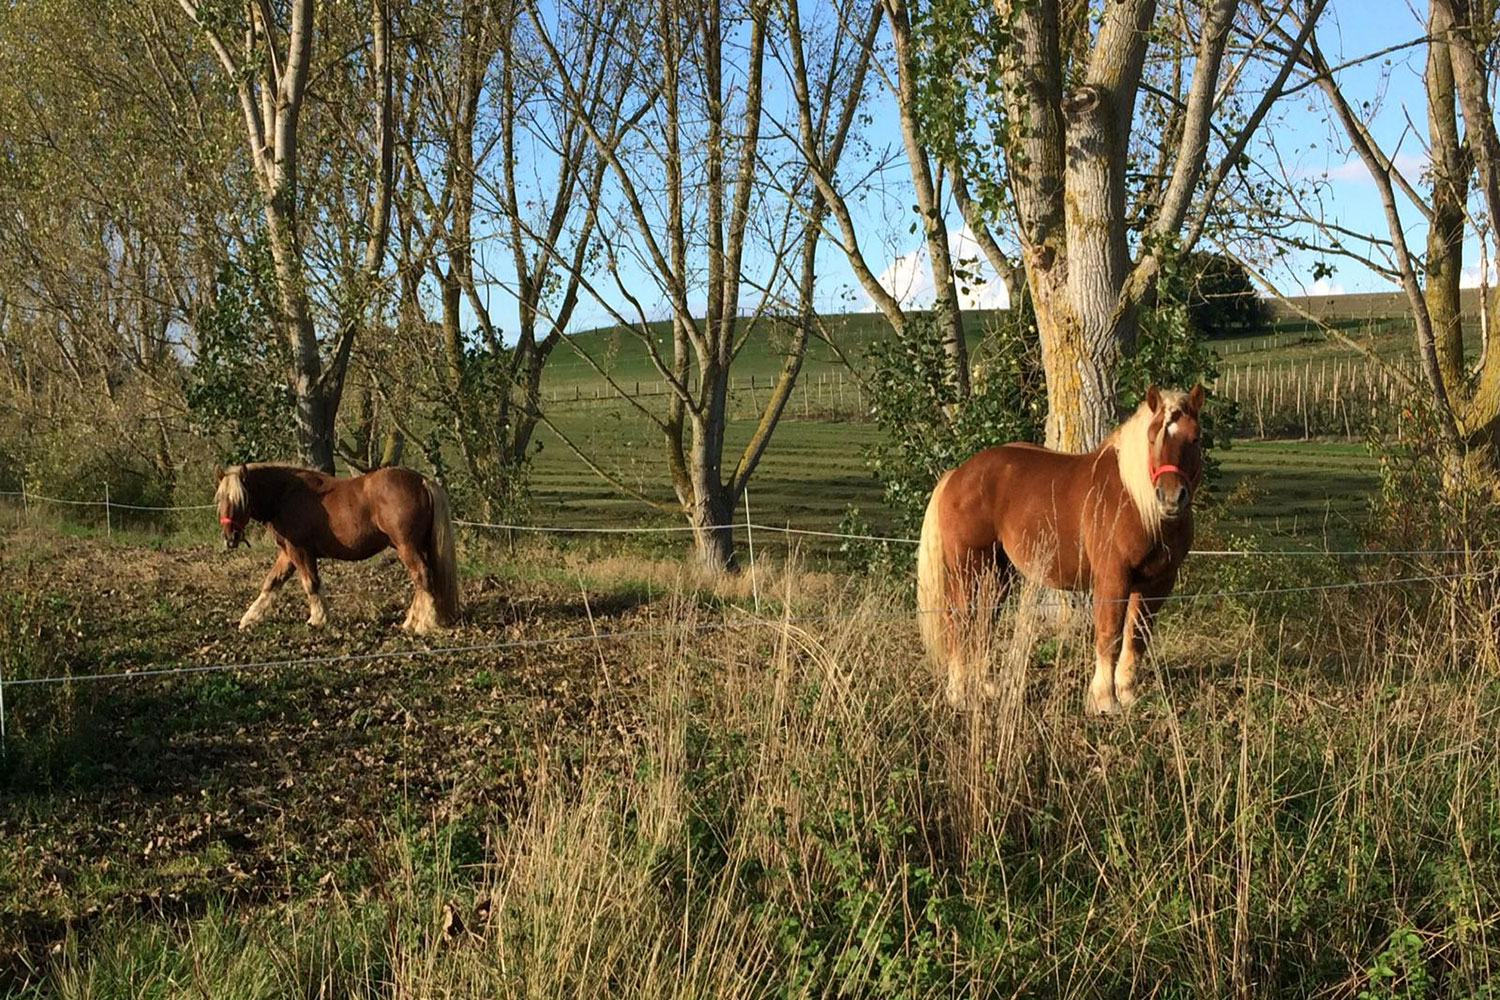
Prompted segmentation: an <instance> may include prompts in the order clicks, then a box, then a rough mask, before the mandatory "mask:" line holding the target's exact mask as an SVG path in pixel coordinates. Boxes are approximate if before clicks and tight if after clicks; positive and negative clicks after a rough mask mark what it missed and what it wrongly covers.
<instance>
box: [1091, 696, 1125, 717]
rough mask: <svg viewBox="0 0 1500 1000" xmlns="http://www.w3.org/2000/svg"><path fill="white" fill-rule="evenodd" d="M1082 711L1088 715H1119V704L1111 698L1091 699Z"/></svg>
mask: <svg viewBox="0 0 1500 1000" xmlns="http://www.w3.org/2000/svg"><path fill="white" fill-rule="evenodd" d="M1084 711H1085V712H1087V713H1088V714H1089V715H1119V714H1120V703H1119V702H1118V701H1116V700H1115V699H1113V698H1110V699H1108V700H1105V699H1103V698H1093V697H1091V698H1089V700H1088V704H1086V705H1085V706H1084Z"/></svg>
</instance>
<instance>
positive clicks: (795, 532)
mask: <svg viewBox="0 0 1500 1000" xmlns="http://www.w3.org/2000/svg"><path fill="white" fill-rule="evenodd" d="M0 496H19V497H21V498H22V502H23V505H25V506H26V507H27V509H28V510H29V507H30V504H31V502H32V501H36V502H38V503H52V504H59V505H64V506H75V507H102V508H103V509H104V511H105V517H106V524H108V523H110V517H109V512H110V509H111V508H115V507H118V508H120V509H122V510H135V511H158V512H159V511H202V510H212V509H214V507H215V505H214V504H187V505H176V506H169V505H139V504H117V503H114V502H113V501H112V500H111V499H110V497H109V494H108V490H107V489H106V491H105V496H104V498H103V499H102V500H71V499H65V498H61V497H49V496H45V495H40V494H34V493H30V492H29V491H26V490H25V489H24V488H23V489H22V490H19V491H12V490H5V491H0ZM455 523H457V524H460V525H463V526H465V527H468V528H471V529H476V530H503V531H524V532H537V533H551V534H577V533H582V534H602V535H628V534H641V533H683V532H691V531H694V530H697V529H695V528H693V527H691V526H687V525H670V526H638V527H623V526H572V527H569V526H544V525H525V524H505V523H493V522H485V521H471V520H464V519H455ZM731 527H732V529H733V530H736V531H745V532H747V533H748V532H753V531H762V532H772V533H777V532H779V533H782V534H783V535H785V536H788V537H791V536H809V537H820V538H832V539H844V540H854V541H859V542H866V543H868V542H886V543H895V544H903V545H912V544H917V541H918V540H917V539H913V538H903V537H897V536H880V535H857V534H849V533H844V532H837V531H821V530H817V529H809V528H792V527H789V526H788V527H783V526H776V525H763V524H757V523H754V522H753V521H752V520H751V519H750V511H749V507H748V503H747V505H746V519H745V521H743V522H741V523H739V524H736V525H732V526H731ZM1190 554H1191V555H1194V556H1198V557H1205V556H1207V557H1236V556H1270V557H1286V556H1323V557H1328V556H1333V557H1365V558H1391V557H1407V558H1411V557H1443V558H1447V557H1456V556H1463V557H1466V558H1469V559H1473V558H1477V557H1487V556H1491V555H1494V554H1496V551H1495V550H1489V549H1406V550H1362V549H1346V550H1326V549H1325V550H1305V551H1303V550H1293V551H1280V552H1259V551H1250V550H1232V549H1220V550H1195V551H1193V552H1191V553H1190ZM1496 572H1497V568H1496V567H1491V568H1490V569H1488V570H1482V571H1475V570H1470V571H1466V572H1457V573H1423V574H1416V575H1408V576H1398V577H1385V578H1380V579H1374V580H1347V581H1341V582H1336V583H1321V584H1304V585H1297V586H1290V587H1264V588H1250V589H1234V590H1218V591H1191V592H1184V593H1174V594H1171V595H1168V596H1167V597H1166V598H1165V600H1166V601H1171V602H1183V601H1210V600H1223V599H1241V598H1265V597H1272V596H1287V595H1295V594H1312V593H1326V592H1332V591H1346V590H1355V589H1368V588H1375V587H1397V586H1402V585H1409V584H1417V583H1442V582H1459V581H1464V580H1473V581H1477V580H1480V579H1485V578H1491V579H1493V578H1494V577H1495V575H1496ZM756 597H757V608H758V607H759V600H758V599H759V593H758V591H757V594H756ZM1070 600H1071V599H1070V597H1069V596H1068V595H1063V594H1058V595H1054V596H1053V597H1051V598H1050V599H1042V600H1039V601H1037V602H1035V605H1034V606H1036V607H1049V606H1050V607H1062V606H1064V605H1066V604H1068V603H1069V602H1070ZM1128 600H1130V598H1124V599H1121V600H1120V601H1117V603H1122V602H1123V601H1128ZM1003 606H1004V605H1003V604H993V605H987V606H981V607H977V608H976V607H969V608H963V609H960V608H957V607H938V608H917V609H912V610H909V611H896V612H883V613H877V614H863V615H862V614H842V613H828V614H820V615H801V616H793V615H791V614H785V615H782V616H780V617H775V618H762V617H759V616H758V615H757V616H756V617H753V618H747V619H743V620H738V621H731V620H726V621H721V622H710V623H700V624H696V625H683V624H674V625H670V626H663V627H658V628H646V629H629V630H621V631H615V632H604V633H600V632H597V631H590V632H586V633H575V634H569V635H562V636H542V637H536V638H531V639H511V640H502V641H497V642H486V643H475V644H466V645H450V646H427V647H417V648H410V649H396V650H377V651H372V652H366V653H346V654H341V655H337V656H308V657H295V658H287V659H275V660H258V661H248V662H236V663H200V664H188V665H176V666H161V667H158V666H150V667H145V668H141V669H134V670H131V669H127V670H116V671H106V672H104V673H95V674H71V673H70V674H54V675H47V676H42V677H22V678H11V679H7V678H5V677H3V676H0V753H3V752H4V747H5V739H6V720H5V715H6V705H5V691H6V690H7V689H12V688H21V687H42V686H48V685H59V684H72V683H88V682H97V683H108V682H119V681H131V680H142V679H147V678H153V677H178V676H187V675H202V674H216V673H225V672H252V671H261V670H276V669H282V668H286V667H292V666H319V665H334V664H348V663H368V662H374V661H381V660H392V659H424V658H429V657H441V656H456V655H464V654H471V653H481V652H499V651H503V650H522V649H535V648H540V647H548V646H562V645H570V644H579V643H587V642H592V643H595V644H599V643H604V642H620V641H626V640H632V639H642V638H651V637H664V636H668V635H680V634H682V633H683V632H684V631H687V632H691V633H695V634H699V633H707V632H722V631H728V630H732V629H741V628H757V627H785V626H787V625H791V624H796V625H809V624H817V623H828V622H832V621H840V620H842V621H860V620H868V621H877V620H892V619H902V618H910V617H912V616H914V615H924V614H943V613H949V612H954V611H960V610H962V611H965V612H973V611H995V610H999V609H1000V608H1001V607H1003Z"/></svg>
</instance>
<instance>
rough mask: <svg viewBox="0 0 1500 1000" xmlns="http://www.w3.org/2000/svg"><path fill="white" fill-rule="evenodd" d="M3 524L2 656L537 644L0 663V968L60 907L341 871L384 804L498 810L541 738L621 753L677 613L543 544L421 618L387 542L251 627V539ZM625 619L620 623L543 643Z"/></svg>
mask: <svg viewBox="0 0 1500 1000" xmlns="http://www.w3.org/2000/svg"><path fill="white" fill-rule="evenodd" d="M0 541H3V543H4V544H3V546H0V575H3V577H4V578H5V579H6V580H8V581H9V592H8V593H7V594H5V595H4V599H3V600H0V626H3V627H0V657H3V659H0V667H3V668H4V671H5V676H6V678H7V679H10V680H15V679H22V678H26V677H41V676H55V675H59V674H62V675H71V676H76V677H85V676H90V675H96V674H105V673H118V672H123V671H139V670H148V669H171V668H180V667H199V666H207V665H215V664H237V663H251V662H263V661H275V660H285V659H290V658H298V657H339V656H346V655H360V654H370V653H384V652H390V651H397V650H407V649H424V648H434V647H443V648H452V647H472V646H487V645H493V644H499V643H507V642H516V643H528V644H531V645H520V646H515V647H511V648H500V649H484V650H473V649H469V650H465V651H461V652H451V653H446V654H442V655H424V656H421V657H412V658H396V657H391V658H371V659H366V660H363V661H354V662H343V663H323V664H301V665H297V664H293V665H282V666H265V667H258V668H252V669H245V670H233V671H218V672H203V673H198V674H187V675H177V676H161V677H143V678H124V679H116V680H109V681H89V682H85V681H82V680H79V681H74V682H71V683H67V684H57V685H45V686H35V687H11V688H9V689H8V690H7V691H6V701H7V705H6V708H7V715H8V734H7V741H6V744H7V745H6V756H5V759H4V761H3V763H0V983H3V982H4V981H5V979H6V976H7V972H9V974H11V975H17V974H19V973H20V972H21V971H22V970H23V969H24V968H25V966H26V965H27V964H29V963H34V962H35V960H36V959H37V957H38V955H39V953H41V952H45V951H46V950H48V949H52V948H56V947H57V946H58V944H59V942H60V941H61V940H62V939H63V937H64V934H65V931H66V929H67V927H68V926H69V925H72V926H74V927H80V926H83V925H86V924H87V923H88V922H90V921H93V920H97V919H98V918H100V917H101V916H102V915H106V914H118V913H122V912H129V911H131V910H137V911H141V912H143V913H149V914H153V915H154V914H170V913H177V912H184V913H190V912H194V911H197V910H201V909H202V908H203V907H206V906H222V905H227V904H231V903H234V902H237V901H242V900H267V899H280V898H287V897H291V896H294V895H305V894H307V893H310V892H311V893H316V892H320V891H328V892H333V891H351V892H358V891H361V886H363V885H364V884H365V882H366V878H365V875H366V874H367V873H366V872H364V871H363V870H362V869H363V866H366V865H367V864H368V858H369V857H370V856H371V848H372V845H373V844H374V842H376V841H379V840H381V839H382V838H385V837H388V836H389V835H390V834H391V833H392V832H393V831H392V829H391V827H392V826H397V827H400V826H402V825H403V824H406V825H409V826H411V827H415V828H427V827H431V826H433V824H443V823H454V824H461V825H463V826H464V828H465V829H474V830H480V829H486V828H494V827H496V826H499V827H503V825H504V819H505V817H506V816H507V815H508V814H509V813H510V811H511V810H513V809H514V808H515V807H516V805H517V803H519V802H520V801H522V800H523V799H524V796H525V790H526V787H527V784H528V780H529V778H528V776H529V775H530V774H531V773H532V772H533V771H534V770H535V768H536V767H537V765H538V763H539V762H541V761H544V760H546V761H548V762H550V763H551V764H552V765H553V766H554V768H555V766H556V765H557V763H558V762H559V761H562V762H563V763H564V764H565V765H566V762H567V761H568V759H569V758H570V756H576V759H580V760H581V759H582V758H583V756H584V748H588V758H589V760H590V762H591V765H594V764H597V762H598V761H599V759H600V747H601V746H605V745H607V746H609V747H613V748H616V749H617V750H618V752H619V753H620V754H622V755H623V754H626V753H628V752H629V748H630V745H631V740H632V734H633V733H634V731H635V730H636V714H635V713H636V712H637V711H638V706H637V698H636V697H635V695H636V692H637V690H638V688H639V682H640V672H641V670H642V669H644V668H643V666H642V665H648V664H650V663H651V662H653V659H654V658H656V659H659V657H660V656H661V655H662V652H661V646H662V644H661V642H660V634H661V632H662V630H664V629H665V628H666V627H667V626H668V625H671V624H680V623H681V621H682V620H683V617H684V615H691V614H693V613H694V611H693V609H692V608H691V607H688V606H685V605H684V603H683V599H682V598H681V597H680V592H675V593H676V594H677V595H678V596H674V588H672V587H671V586H670V581H669V580H665V579H663V580H660V581H657V583H655V584H653V583H652V582H649V581H648V582H645V583H639V582H638V583H637V584H636V585H635V586H634V587H627V588H616V589H614V590H612V591H611V592H608V593H600V592H593V593H591V592H590V590H591V587H590V585H589V584H588V583H586V582H584V580H585V577H584V576H583V575H582V573H581V571H580V572H579V573H578V574H577V575H575V576H574V577H573V578H572V579H571V580H570V579H568V577H569V566H568V560H567V559H564V558H561V557H558V556H551V557H549V560H548V561H549V563H550V565H549V566H548V567H547V569H546V571H545V572H537V571H533V572H532V575H531V576H530V578H528V579H526V580H525V582H524V583H522V582H518V578H517V576H512V575H509V574H507V575H506V576H501V575H497V574H496V573H485V572H480V573H478V574H477V575H469V576H466V577H465V578H464V580H463V599H464V603H465V621H464V624H462V625H461V626H459V627H458V628H456V629H453V630H450V631H447V632H445V633H442V634H441V635H438V636H433V637H429V638H417V637H412V636H408V635H406V634H405V633H403V632H401V631H400V630H399V628H398V627H397V626H398V624H399V622H400V621H401V618H402V616H403V614H404V606H405V602H406V601H407V599H408V598H409V589H408V585H407V582H406V576H405V573H404V571H403V570H402V569H401V567H400V565H399V563H397V562H396V561H395V560H394V557H393V556H392V557H377V558H376V559H374V560H371V561H369V562H366V563H362V564H357V565H341V564H336V563H330V564H325V567H324V589H325V592H326V593H327V595H328V602H329V609H330V618H331V623H330V625H329V626H327V627H326V628H323V629H319V630H314V629H311V628H309V627H308V626H306V625H305V624H304V619H305V617H306V603H305V601H304V599H303V596H302V593H301V590H300V588H299V587H298V586H297V584H296V582H295V581H293V582H292V583H291V584H290V585H289V586H288V587H287V588H285V590H284V591H283V593H282V594H281V595H280V597H279V599H278V602H277V604H276V606H275V608H274V610H273V612H272V613H271V615H270V616H269V617H268V618H267V620H265V621H264V622H262V623H261V624H260V625H259V626H257V627H256V628H254V629H252V630H250V631H248V632H243V633H242V632H240V631H238V630H237V628H236V622H237V620H238V617H239V615H240V613H241V612H242V610H243V609H244V607H245V605H246V604H247V603H248V602H249V600H250V599H251V598H252V597H253V596H254V592H255V590H256V588H257V586H258V583H259V580H260V578H261V575H262V574H263V573H264V571H265V568H266V566H267V564H268V563H269V561H270V556H271V553H270V546H269V544H268V543H266V542H265V541H264V540H261V541H259V542H257V543H256V544H255V546H254V547H253V548H251V549H248V550H246V549H241V550H239V551H237V552H236V553H233V554H225V553H222V552H220V551H218V550H217V549H216V548H215V547H213V546H212V545H210V544H208V543H203V544H198V545H191V546H161V547H158V548H148V547H139V546H138V545H131V544H128V543H123V542H120V541H116V542H113V543H111V542H108V541H105V540H102V539H99V538H96V537H95V538H90V537H68V536H63V535H59V534H58V533H56V532H55V531H48V530H46V529H28V530H22V531H19V532H18V531H15V530H8V531H5V533H4V534H3V535H0ZM502 572H504V571H503V570H502ZM648 576H649V574H648ZM716 614H717V612H716ZM621 632H627V633H637V634H636V635H634V636H627V637H625V638H623V639H611V640H610V641H608V642H604V641H597V642H596V641H568V642H559V643H539V642H538V640H542V639H545V638H549V637H567V636H593V635H605V634H614V633H621ZM653 632H655V633H656V636H655V638H656V641H655V643H654V644H653V642H652V640H653V635H652V634H651V633H653ZM639 633H645V634H639ZM648 649H649V652H648Z"/></svg>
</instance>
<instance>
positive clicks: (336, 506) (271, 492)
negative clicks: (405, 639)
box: [215, 463, 458, 632]
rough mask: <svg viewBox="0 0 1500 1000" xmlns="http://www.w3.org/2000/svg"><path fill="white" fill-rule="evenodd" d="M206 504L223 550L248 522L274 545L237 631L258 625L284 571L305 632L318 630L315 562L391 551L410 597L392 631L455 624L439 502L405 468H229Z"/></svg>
mask: <svg viewBox="0 0 1500 1000" xmlns="http://www.w3.org/2000/svg"><path fill="white" fill-rule="evenodd" d="M215 500H216V502H217V504H218V508H219V524H220V525H221V526H222V527H223V529H224V547H225V548H226V549H232V548H234V547H235V546H236V545H238V544H240V543H241V542H243V541H244V540H245V526H246V525H247V524H248V523H249V522H250V521H261V522H263V523H264V524H266V525H267V526H268V527H269V528H270V529H271V535H272V537H274V538H275V539H276V547H277V550H278V551H277V553H276V561H275V562H274V563H272V564H271V571H270V572H269V573H267V574H266V579H265V582H263V583H262V584H261V586H260V595H259V596H257V597H256V598H255V600H254V602H252V603H251V605H250V607H249V608H248V609H246V611H245V615H244V617H243V618H241V619H240V628H248V627H249V626H251V625H253V624H254V623H255V622H257V621H259V620H260V618H261V617H262V616H263V615H264V614H265V613H266V608H267V607H268V606H269V605H270V603H271V597H272V595H274V594H275V592H276V590H277V588H278V587H280V586H281V585H282V584H283V583H285V582H286V581H287V580H288V579H290V578H291V575H292V573H293V571H295V572H296V573H297V575H298V576H299V577H301V579H302V587H303V589H304V590H306V591H307V604H308V608H309V612H310V613H309V615H308V618H307V624H309V625H322V624H323V623H324V622H325V621H327V619H328V613H327V610H326V609H325V608H324V606H323V595H322V592H321V589H322V588H321V582H320V580H319V578H318V557H320V556H323V557H327V558H329V559H346V560H357V559H368V558H370V557H371V556H373V555H375V554H376V553H377V552H381V551H384V550H385V549H387V548H391V547H394V548H395V550H396V554H397V555H398V556H400V557H401V562H402V564H404V565H405V566H406V571H407V572H408V573H410V574H411V582H412V588H413V590H414V594H413V596H412V602H411V608H410V609H409V610H408V611H407V613H406V620H405V621H404V622H402V623H401V627H402V628H405V629H412V630H414V631H416V632H428V631H431V630H432V629H433V628H437V627H440V626H445V625H452V624H453V623H454V622H455V621H457V619H458V573H457V568H456V565H455V563H454V560H453V519H452V515H451V514H450V513H449V511H448V494H447V493H446V492H445V491H444V490H443V488H442V487H441V486H439V485H438V484H436V483H434V482H431V481H430V480H428V479H425V478H423V477H422V476H421V475H419V474H418V473H415V472H413V471H412V470H410V469H402V468H396V467H390V468H383V469H376V470H375V471H373V472H369V473H366V474H365V475H363V476H355V477H354V478H352V479H339V478H337V477H335V476H329V475H325V474H323V473H321V472H317V471H315V470H313V469H303V468H298V467H296V466H291V465H271V464H259V463H257V464H253V465H235V466H231V467H229V468H228V469H222V470H220V471H219V486H218V490H217V492H216V493H215Z"/></svg>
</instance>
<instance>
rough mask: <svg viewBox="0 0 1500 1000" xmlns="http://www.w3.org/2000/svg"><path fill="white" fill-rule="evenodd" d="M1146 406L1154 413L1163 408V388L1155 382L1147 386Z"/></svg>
mask: <svg viewBox="0 0 1500 1000" xmlns="http://www.w3.org/2000/svg"><path fill="white" fill-rule="evenodd" d="M1146 408H1147V409H1149V410H1150V411H1151V412H1152V413H1155V412H1156V411H1157V410H1159V409H1161V390H1160V389H1158V388H1157V387H1156V386H1155V385H1154V384H1152V385H1148V386H1146Z"/></svg>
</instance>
